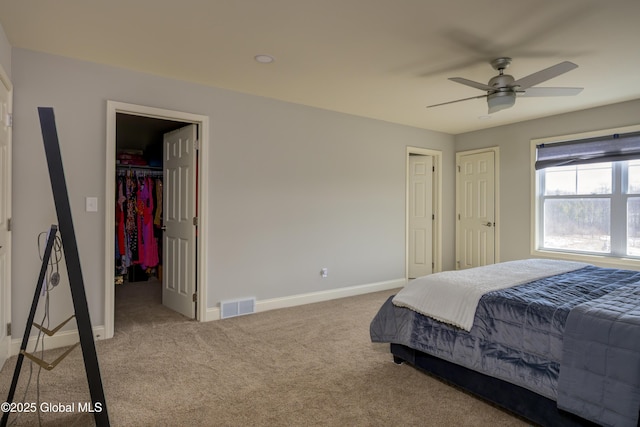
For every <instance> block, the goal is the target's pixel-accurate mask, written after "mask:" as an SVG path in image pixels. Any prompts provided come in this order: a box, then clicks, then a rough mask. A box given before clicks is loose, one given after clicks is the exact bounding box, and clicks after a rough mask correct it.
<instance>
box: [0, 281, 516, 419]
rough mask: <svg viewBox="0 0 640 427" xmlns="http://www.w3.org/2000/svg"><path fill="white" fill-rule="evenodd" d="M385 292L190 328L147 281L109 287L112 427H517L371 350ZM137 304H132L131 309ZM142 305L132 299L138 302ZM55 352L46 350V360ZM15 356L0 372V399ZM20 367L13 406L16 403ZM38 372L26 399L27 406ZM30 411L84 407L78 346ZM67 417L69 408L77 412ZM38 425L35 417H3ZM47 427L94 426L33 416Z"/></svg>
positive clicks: (101, 353) (380, 349) (105, 362)
mask: <svg viewBox="0 0 640 427" xmlns="http://www.w3.org/2000/svg"><path fill="white" fill-rule="evenodd" d="M391 294H392V292H378V293H373V294H368V295H361V296H356V297H350V298H343V299H339V300H334V301H328V302H322V303H317V304H310V305H306V306H300V307H293V308H287V309H281V310H273V311H268V312H263V313H256V314H252V315H248V316H242V317H236V318H231V319H226V320H220V321H214V322H207V323H198V322H195V321H190V320H188V319H186V318H184V317H182V316H181V315H179V314H176V313H174V312H172V311H171V310H169V309H166V308H165V307H163V306H162V305H161V304H160V298H161V296H160V289H159V286H158V284H157V282H141V283H128V284H125V285H121V286H119V287H118V288H117V289H116V319H115V322H116V323H115V327H116V333H115V336H114V338H113V339H110V340H104V341H97V342H96V347H97V351H98V358H99V362H100V370H101V373H102V379H103V383H104V389H105V394H106V398H107V407H108V411H109V418H110V421H111V425H113V426H389V425H397V426H524V425H527V423H525V422H523V421H521V420H520V419H518V418H515V417H513V416H512V415H510V414H508V413H506V412H503V411H501V410H499V409H496V408H495V407H493V406H491V405H489V404H487V403H484V402H483V401H480V400H478V399H476V398H474V397H472V396H470V395H468V394H466V393H464V392H461V391H459V390H457V389H455V388H453V387H450V386H448V385H446V384H444V383H442V382H440V381H438V380H435V379H433V378H431V377H429V376H427V375H425V374H423V373H421V372H419V371H418V370H416V369H414V368H412V367H411V366H408V365H400V366H398V365H395V364H394V363H393V362H392V357H391V355H390V354H389V352H388V346H387V345H382V344H373V343H371V341H370V339H369V323H370V321H371V319H372V318H373V316H374V315H375V313H376V311H377V310H378V308H379V307H380V306H381V305H382V303H383V302H384V301H385V300H386V298H387V297H388V296H389V295H391ZM136 301H137V302H136ZM141 301H142V302H141ZM63 351H64V350H63V349H56V350H51V351H48V352H47V353H45V354H46V356H45V359H46V360H53V359H55V358H56V357H57V355H59V354H61V353H62V352H63ZM15 362H16V357H12V358H11V359H10V360H9V361H8V362H7V363H6V364H5V366H4V368H3V369H2V371H0V400H4V398H3V397H4V396H6V395H7V393H8V389H9V385H10V383H11V377H12V375H13V371H14V367H15ZM29 366H30V363H28V362H26V361H25V363H24V365H23V370H22V372H21V376H20V380H21V381H20V384H19V387H18V390H17V392H16V398H15V401H22V398H23V395H24V390H25V385H26V383H27V379H28V377H29V369H30V368H29ZM36 377H37V369H35V368H34V370H33V378H32V380H31V385H30V388H29V390H28V393H27V394H26V397H25V399H24V401H25V402H36V399H37V395H36ZM39 388H40V402H50V403H64V404H68V403H73V402H87V401H89V400H90V399H89V391H88V386H87V382H86V376H85V372H84V365H83V362H82V353H81V350H80V349H79V348H78V349H76V350H74V351H73V353H71V355H70V356H69V357H68V358H67V359H65V360H64V361H62V362H61V363H60V365H58V366H57V367H56V368H55V369H54V370H52V371H44V370H43V371H42V373H41V374H40V387H39ZM76 408H77V405H76ZM9 422H10V423H14V424H13V425H20V426H23V425H29V426H31V425H38V423H39V420H38V416H37V415H36V414H22V415H21V416H19V417H16V416H13V415H12V416H11V417H10V419H9ZM40 422H41V424H42V425H46V426H58V425H59V426H85V425H94V422H93V416H92V415H91V414H81V413H78V412H77V411H76V412H72V413H69V414H64V413H43V414H40Z"/></svg>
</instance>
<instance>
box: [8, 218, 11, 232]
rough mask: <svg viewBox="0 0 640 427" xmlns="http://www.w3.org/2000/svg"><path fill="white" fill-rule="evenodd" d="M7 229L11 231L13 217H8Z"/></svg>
mask: <svg viewBox="0 0 640 427" xmlns="http://www.w3.org/2000/svg"><path fill="white" fill-rule="evenodd" d="M7 231H11V218H7Z"/></svg>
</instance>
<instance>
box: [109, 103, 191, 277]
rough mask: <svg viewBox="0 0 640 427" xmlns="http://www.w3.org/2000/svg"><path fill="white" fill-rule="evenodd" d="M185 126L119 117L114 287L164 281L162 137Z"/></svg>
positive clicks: (174, 122)
mask: <svg viewBox="0 0 640 427" xmlns="http://www.w3.org/2000/svg"><path fill="white" fill-rule="evenodd" d="M183 126H185V123H183V122H176V121H171V120H163V119H157V118H151V117H144V116H137V115H131V114H124V113H118V114H116V176H115V179H116V186H115V188H116V194H115V195H114V197H115V200H116V205H115V206H116V209H115V225H116V227H115V228H116V229H115V236H114V238H115V248H116V250H115V271H114V283H115V284H116V285H123V284H126V283H128V282H142V281H148V280H156V281H157V282H158V283H161V282H162V226H163V224H162V221H163V220H162V207H163V204H162V198H163V164H162V158H163V156H162V143H163V135H164V134H165V133H167V132H170V131H173V130H176V129H179V128H181V127H183Z"/></svg>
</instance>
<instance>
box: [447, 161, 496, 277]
mask: <svg viewBox="0 0 640 427" xmlns="http://www.w3.org/2000/svg"><path fill="white" fill-rule="evenodd" d="M457 196H458V199H457V200H458V208H457V210H458V229H457V235H458V242H457V245H456V247H457V258H458V259H457V262H458V268H459V269H465V268H471V267H479V266H482V265H487V264H493V263H494V262H495V153H494V152H493V151H486V152H481V153H473V154H467V155H461V156H459V158H458V185H457Z"/></svg>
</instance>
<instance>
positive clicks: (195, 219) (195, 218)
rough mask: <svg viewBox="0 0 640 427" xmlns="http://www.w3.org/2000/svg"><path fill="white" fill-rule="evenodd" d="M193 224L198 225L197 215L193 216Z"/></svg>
mask: <svg viewBox="0 0 640 427" xmlns="http://www.w3.org/2000/svg"><path fill="white" fill-rule="evenodd" d="M193 225H195V226H196V227H197V226H198V217H197V216H194V217H193Z"/></svg>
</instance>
